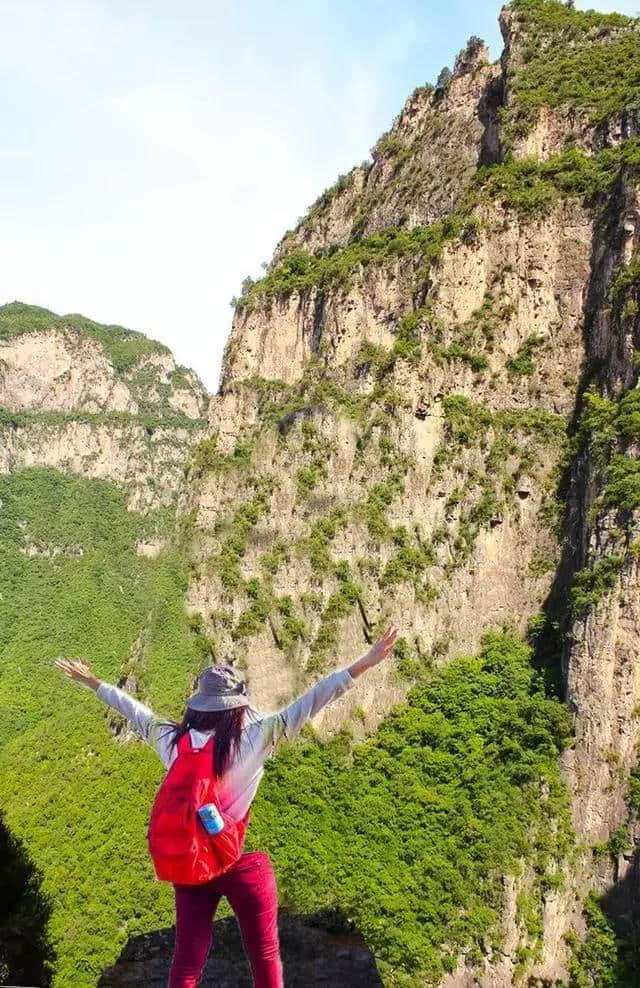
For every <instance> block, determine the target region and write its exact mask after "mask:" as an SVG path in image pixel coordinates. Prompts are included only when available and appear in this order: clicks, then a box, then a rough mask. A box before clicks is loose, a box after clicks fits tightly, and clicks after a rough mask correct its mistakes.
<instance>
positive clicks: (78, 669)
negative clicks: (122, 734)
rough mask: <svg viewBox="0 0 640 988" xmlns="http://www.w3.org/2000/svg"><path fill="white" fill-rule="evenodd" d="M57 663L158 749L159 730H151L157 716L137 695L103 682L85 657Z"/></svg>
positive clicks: (69, 675) (71, 677)
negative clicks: (137, 698) (95, 674)
mask: <svg viewBox="0 0 640 988" xmlns="http://www.w3.org/2000/svg"><path fill="white" fill-rule="evenodd" d="M55 664H56V665H57V666H58V668H59V669H62V671H63V672H64V673H65V675H66V676H68V677H69V679H73V680H75V682H76V683H80V684H81V685H82V686H88V687H89V689H92V690H94V692H95V693H96V694H97V695H98V697H99V699H100V700H102V702H103V703H106V705H107V706H108V707H112V708H113V710H117V711H118V713H119V714H122V716H123V717H126V719H127V720H128V721H129V723H130V724H131V726H132V727H133V729H134V731H136V733H137V734H139V735H140V737H142V738H144V740H145V741H149V743H150V744H152V745H153V747H154V748H156V750H157V739H156V737H155V734H156V733H157V732H154V733H153V734H152V730H151V729H152V727H153V726H154V725H155V724H156V723H157V718H156V716H155V714H154V713H153V711H152V710H150V709H149V707H147V706H145V704H144V703H140V701H139V700H136V699H135V697H133V696H130V694H129V693H127V692H126V690H123V689H120V687H119V686H112V685H111V683H104V682H102V681H101V680H100V679H98V678H97V677H96V676H94V675H93V673H92V672H91V669H90V668H89V665H88V664H87V663H86V662H85V661H84V660H83V659H78V660H70V659H57V660H56V663H55ZM158 754H159V755H160V757H161V758H162V757H163V754H162V753H161V752H160V751H158Z"/></svg>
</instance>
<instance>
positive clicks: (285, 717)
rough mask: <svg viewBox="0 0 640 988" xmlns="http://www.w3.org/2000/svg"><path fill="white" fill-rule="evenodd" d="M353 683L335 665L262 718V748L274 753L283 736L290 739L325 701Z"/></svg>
mask: <svg viewBox="0 0 640 988" xmlns="http://www.w3.org/2000/svg"><path fill="white" fill-rule="evenodd" d="M353 684H354V679H353V678H352V676H351V674H350V672H349V670H348V669H338V670H337V671H336V672H332V673H331V674H330V675H329V676H327V677H326V678H325V679H322V680H320V682H319V683H316V684H315V686H312V687H311V689H309V690H307V692H306V693H303V694H302V696H299V697H298V699H297V700H294V701H293V703H290V704H289V706H288V707H284V708H283V709H282V710H280V711H278V713H275V714H269V715H267V716H266V717H264V718H263V719H262V721H261V722H260V726H261V728H262V739H263V744H264V746H265V748H266V749H267V750H268V751H269V752H270V753H273V751H274V749H275V747H276V745H277V744H278V742H279V741H281V740H282V739H283V738H285V739H286V740H290V739H291V738H293V737H295V735H296V734H298V733H299V731H300V729H301V728H302V726H303V725H304V724H306V722H307V721H309V720H311V718H312V717H315V715H316V714H317V713H318V712H319V711H320V710H322V708H323V707H326V705H327V704H328V703H331V701H332V700H335V699H336V698H337V697H339V696H342V694H343V693H346V691H347V690H348V689H350V688H351V687H352V686H353Z"/></svg>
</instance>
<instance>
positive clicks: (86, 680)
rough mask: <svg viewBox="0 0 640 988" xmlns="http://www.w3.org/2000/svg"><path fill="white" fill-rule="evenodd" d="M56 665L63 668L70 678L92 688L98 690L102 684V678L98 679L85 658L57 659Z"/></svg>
mask: <svg viewBox="0 0 640 988" xmlns="http://www.w3.org/2000/svg"><path fill="white" fill-rule="evenodd" d="M54 665H56V666H57V667H58V669H62V671H63V673H64V674H65V676H68V677H69V679H75V681H76V682H77V683H82V685H83V686H89V687H90V688H91V689H92V690H97V689H98V686H99V685H100V680H99V679H96V677H95V676H94V675H93V673H92V672H91V669H90V668H89V666H88V664H87V663H86V662H85V661H84V659H56V660H55V663H54Z"/></svg>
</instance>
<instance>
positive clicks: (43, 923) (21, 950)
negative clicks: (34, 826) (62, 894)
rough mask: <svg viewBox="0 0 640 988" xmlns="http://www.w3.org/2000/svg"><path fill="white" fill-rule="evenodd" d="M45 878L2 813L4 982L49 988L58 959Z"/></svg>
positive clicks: (0, 946)
mask: <svg viewBox="0 0 640 988" xmlns="http://www.w3.org/2000/svg"><path fill="white" fill-rule="evenodd" d="M41 886H42V875H41V874H40V873H39V872H38V870H37V868H35V867H34V866H33V863H32V862H31V861H30V860H29V856H28V854H27V852H26V850H25V848H24V846H23V844H22V843H21V842H20V841H18V840H16V839H15V837H13V836H12V835H11V834H10V833H9V830H8V829H7V827H6V825H5V822H4V818H3V816H2V813H0V888H1V889H2V898H1V900H0V983H1V984H3V985H7V984H24V985H26V984H29V985H36V984H37V985H39V986H41V988H48V986H49V985H50V984H51V974H52V971H53V967H54V963H55V956H54V953H53V950H52V948H51V944H50V942H49V936H48V923H49V918H50V915H51V904H50V902H49V900H48V899H47V897H46V896H45V895H44V894H43V892H42V887H41Z"/></svg>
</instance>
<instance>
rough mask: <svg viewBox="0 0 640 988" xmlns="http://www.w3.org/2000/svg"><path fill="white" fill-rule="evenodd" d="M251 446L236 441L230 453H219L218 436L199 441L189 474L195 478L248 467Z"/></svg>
mask: <svg viewBox="0 0 640 988" xmlns="http://www.w3.org/2000/svg"><path fill="white" fill-rule="evenodd" d="M252 452H253V446H252V444H251V443H250V442H248V441H247V440H242V439H240V440H238V442H237V443H236V445H235V447H234V450H233V452H232V453H221V452H220V451H219V450H218V434H217V432H214V433H213V434H212V435H211V436H207V438H206V439H203V440H201V442H199V443H198V445H197V446H196V447H195V449H194V450H193V453H192V457H191V467H190V469H191V473H192V475H193V476H195V477H199V476H201V475H202V474H203V473H208V472H209V471H221V472H224V471H226V470H235V469H242V468H244V467H248V466H249V464H250V462H251V454H252Z"/></svg>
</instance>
